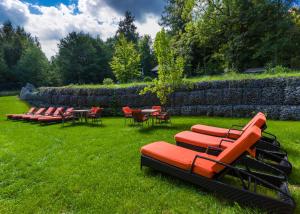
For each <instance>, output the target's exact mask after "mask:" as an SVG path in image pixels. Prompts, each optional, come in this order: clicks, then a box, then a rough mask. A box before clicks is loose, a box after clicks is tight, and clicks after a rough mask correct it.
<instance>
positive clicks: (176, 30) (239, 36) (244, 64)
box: [163, 0, 300, 75]
mask: <svg viewBox="0 0 300 214" xmlns="http://www.w3.org/2000/svg"><path fill="white" fill-rule="evenodd" d="M168 2H169V4H168V7H166V9H165V11H164V14H165V16H164V17H165V18H164V17H163V24H164V25H165V26H167V27H169V28H170V31H171V33H172V35H173V41H174V48H176V49H177V50H176V51H177V53H180V55H181V56H185V59H186V61H187V65H190V68H191V70H192V74H193V75H195V74H196V73H195V71H199V72H200V73H201V74H217V73H222V72H223V71H224V70H226V69H235V70H238V71H242V70H244V69H246V68H251V67H263V66H264V65H265V64H266V63H269V62H270V63H273V64H276V65H280V64H281V65H284V66H292V65H293V64H296V63H295V62H296V59H298V56H300V51H299V50H300V49H299V46H300V43H299V42H298V41H299V39H300V24H299V20H300V19H299V10H298V9H297V8H292V7H293V5H294V4H293V3H294V2H295V1H286V0H278V1H267V0H263V1H242V0H232V1H220V0H213V1H211V0H189V1H180V0H169V1H168ZM291 8H292V9H293V10H292V9H291ZM178 22H179V23H178ZM292 63H293V64H292Z"/></svg>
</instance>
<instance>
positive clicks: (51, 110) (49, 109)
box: [45, 107, 55, 115]
mask: <svg viewBox="0 0 300 214" xmlns="http://www.w3.org/2000/svg"><path fill="white" fill-rule="evenodd" d="M54 111H55V108H54V107H49V108H48V109H47V111H46V112H45V114H46V115H47V114H51V113H52V112H54Z"/></svg>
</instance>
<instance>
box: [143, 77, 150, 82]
mask: <svg viewBox="0 0 300 214" xmlns="http://www.w3.org/2000/svg"><path fill="white" fill-rule="evenodd" d="M151 81H152V78H151V77H149V76H145V77H144V82H151Z"/></svg>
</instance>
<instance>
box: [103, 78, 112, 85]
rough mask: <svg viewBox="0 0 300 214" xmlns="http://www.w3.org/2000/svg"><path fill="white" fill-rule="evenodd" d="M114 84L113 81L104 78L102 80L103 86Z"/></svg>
mask: <svg viewBox="0 0 300 214" xmlns="http://www.w3.org/2000/svg"><path fill="white" fill-rule="evenodd" d="M112 84H114V81H113V80H112V79H111V78H105V79H104V80H103V85H112Z"/></svg>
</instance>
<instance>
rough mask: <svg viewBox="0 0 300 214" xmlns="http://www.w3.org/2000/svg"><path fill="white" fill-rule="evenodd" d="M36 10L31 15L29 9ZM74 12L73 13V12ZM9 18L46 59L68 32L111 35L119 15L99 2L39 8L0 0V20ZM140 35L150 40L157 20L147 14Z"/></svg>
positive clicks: (87, 0)
mask: <svg viewBox="0 0 300 214" xmlns="http://www.w3.org/2000/svg"><path fill="white" fill-rule="evenodd" d="M31 8H33V9H34V10H36V12H35V13H33V12H31V11H30V9H31ZM75 11H76V12H75ZM7 19H10V20H11V21H12V22H13V23H14V24H20V25H23V26H24V28H25V30H26V31H28V32H30V33H31V34H32V35H34V36H37V37H38V38H39V40H40V42H41V45H42V49H43V51H44V52H45V54H46V55H47V57H48V58H50V57H51V56H53V55H55V54H56V53H57V44H58V42H59V40H60V39H62V38H63V37H65V36H66V35H67V34H68V33H70V32H72V31H77V32H79V31H83V32H86V33H90V34H91V35H93V36H97V35H100V37H101V38H102V39H104V40H105V39H107V38H108V37H111V36H113V35H114V34H115V32H116V30H117V28H118V22H119V20H121V19H122V15H120V14H119V13H118V12H116V11H115V10H114V9H113V8H111V7H109V6H108V5H107V4H106V3H105V1H103V0H79V1H78V5H70V6H66V5H64V4H60V5H58V6H49V7H46V6H39V5H30V4H28V3H24V2H21V1H20V0H1V2H0V21H5V20H7ZM136 25H137V27H138V32H139V33H140V34H141V35H144V34H149V35H151V36H152V38H154V36H155V34H156V32H157V31H159V30H160V26H159V25H158V17H156V16H153V15H150V14H149V15H147V16H146V19H145V21H144V22H143V23H139V22H137V23H136Z"/></svg>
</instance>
